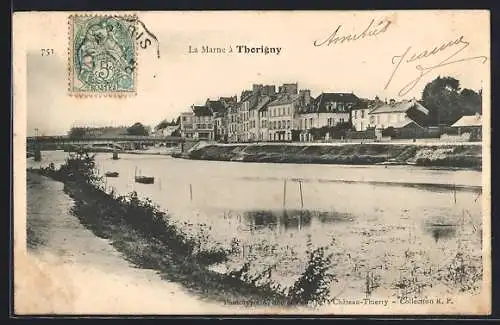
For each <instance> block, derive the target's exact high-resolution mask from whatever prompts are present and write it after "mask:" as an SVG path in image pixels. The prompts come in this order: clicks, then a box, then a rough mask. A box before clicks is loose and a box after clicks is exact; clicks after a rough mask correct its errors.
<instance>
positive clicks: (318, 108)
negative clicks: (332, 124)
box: [301, 93, 359, 113]
mask: <svg viewBox="0 0 500 325" xmlns="http://www.w3.org/2000/svg"><path fill="white" fill-rule="evenodd" d="M329 102H340V103H353V104H357V103H358V102H359V98H358V97H357V96H356V95H354V94H351V93H321V95H319V96H318V97H316V99H313V101H312V103H311V104H310V105H307V106H306V107H305V108H304V109H303V110H301V112H302V113H332V112H336V111H337V110H336V109H334V110H333V111H329V110H328V109H327V107H326V105H327V103H329ZM347 112H348V111H346V113H347Z"/></svg>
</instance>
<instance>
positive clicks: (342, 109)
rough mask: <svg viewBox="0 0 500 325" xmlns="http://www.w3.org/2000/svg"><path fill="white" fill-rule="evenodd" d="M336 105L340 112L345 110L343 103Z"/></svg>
mask: <svg viewBox="0 0 500 325" xmlns="http://www.w3.org/2000/svg"><path fill="white" fill-rule="evenodd" d="M337 107H338V109H339V111H341V112H343V111H344V110H345V108H344V103H339V104H338V106H337Z"/></svg>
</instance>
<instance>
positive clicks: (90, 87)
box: [68, 15, 137, 96]
mask: <svg viewBox="0 0 500 325" xmlns="http://www.w3.org/2000/svg"><path fill="white" fill-rule="evenodd" d="M136 21H137V18H136V17H135V16H133V15H113V16H111V15H71V16H70V17H69V29H70V31H69V32H70V33H69V40H70V44H69V51H68V52H69V58H68V62H69V66H68V69H69V92H70V94H71V95H75V96H95V95H97V96H103V95H104V96H123V95H131V94H132V95H135V93H136V87H137V71H136V68H137V65H136V45H135V41H134V37H133V31H134V30H135V23H136Z"/></svg>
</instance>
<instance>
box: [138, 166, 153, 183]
mask: <svg viewBox="0 0 500 325" xmlns="http://www.w3.org/2000/svg"><path fill="white" fill-rule="evenodd" d="M135 182H136V183H142V184H154V182H155V178H154V177H151V176H137V167H136V168H135Z"/></svg>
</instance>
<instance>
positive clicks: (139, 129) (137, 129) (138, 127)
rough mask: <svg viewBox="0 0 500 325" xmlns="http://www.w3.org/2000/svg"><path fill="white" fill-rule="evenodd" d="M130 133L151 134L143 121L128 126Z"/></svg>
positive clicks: (128, 132)
mask: <svg viewBox="0 0 500 325" xmlns="http://www.w3.org/2000/svg"><path fill="white" fill-rule="evenodd" d="M127 134H128V135H149V130H148V128H147V127H145V126H144V125H142V123H139V122H137V123H135V124H134V125H132V126H131V127H129V128H127Z"/></svg>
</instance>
